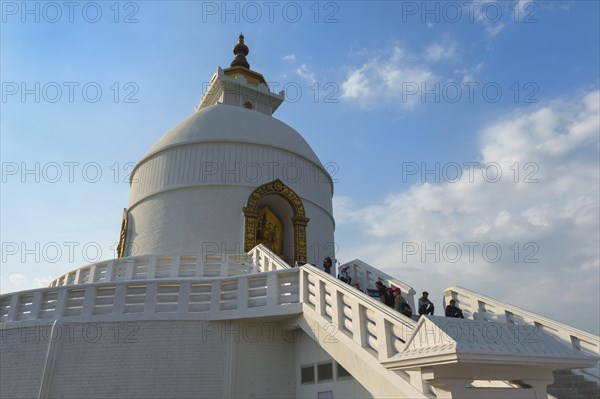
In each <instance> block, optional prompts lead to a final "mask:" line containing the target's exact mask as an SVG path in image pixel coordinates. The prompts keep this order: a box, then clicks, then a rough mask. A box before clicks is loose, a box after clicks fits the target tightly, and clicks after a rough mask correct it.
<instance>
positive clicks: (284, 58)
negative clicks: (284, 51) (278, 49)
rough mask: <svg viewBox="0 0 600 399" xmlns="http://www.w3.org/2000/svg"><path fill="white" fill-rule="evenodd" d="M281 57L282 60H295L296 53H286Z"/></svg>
mask: <svg viewBox="0 0 600 399" xmlns="http://www.w3.org/2000/svg"><path fill="white" fill-rule="evenodd" d="M282 59H283V60H284V61H295V60H296V55H294V54H288V55H286V56H284V57H283V58H282Z"/></svg>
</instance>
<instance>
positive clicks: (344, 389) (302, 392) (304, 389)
mask: <svg viewBox="0 0 600 399" xmlns="http://www.w3.org/2000/svg"><path fill="white" fill-rule="evenodd" d="M320 339H327V337H320ZM323 362H333V378H334V380H333V381H329V382H321V383H319V382H316V383H314V384H301V379H300V370H301V367H302V366H305V365H311V364H314V365H315V366H316V365H317V364H318V363H323ZM326 391H332V392H333V397H334V398H372V395H371V394H370V393H369V392H368V391H367V390H366V389H365V388H364V387H363V386H362V385H360V384H359V383H358V382H357V381H356V380H355V379H354V378H351V377H350V378H348V377H346V378H343V379H339V378H338V376H337V366H336V363H335V361H334V360H333V359H332V358H331V356H329V355H328V354H327V352H325V351H324V350H323V349H322V348H321V347H319V346H318V345H317V344H316V343H315V342H314V340H313V339H312V338H311V337H309V336H308V335H306V334H305V333H304V332H302V331H301V332H300V334H299V337H298V339H297V341H296V397H297V398H316V397H317V396H318V393H319V392H326Z"/></svg>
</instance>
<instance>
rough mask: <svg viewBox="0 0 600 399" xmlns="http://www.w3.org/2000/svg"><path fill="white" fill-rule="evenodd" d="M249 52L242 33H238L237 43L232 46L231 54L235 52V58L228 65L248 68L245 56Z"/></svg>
mask: <svg viewBox="0 0 600 399" xmlns="http://www.w3.org/2000/svg"><path fill="white" fill-rule="evenodd" d="M249 52H250V49H248V46H246V45H245V44H244V35H242V34H241V33H240V35H239V36H238V43H237V44H236V45H235V47H234V48H233V54H235V58H234V59H233V61H231V65H230V66H231V67H236V66H240V67H244V68H247V69H250V64H248V61H247V60H246V56H247V55H248V53H249Z"/></svg>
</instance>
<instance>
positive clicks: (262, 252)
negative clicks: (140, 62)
mask: <svg viewBox="0 0 600 399" xmlns="http://www.w3.org/2000/svg"><path fill="white" fill-rule="evenodd" d="M248 52H249V51H248V47H246V45H245V44H244V37H243V36H242V35H240V37H239V42H238V44H237V45H236V46H235V47H234V54H235V59H234V61H233V62H232V63H231V66H230V68H227V69H221V68H218V69H217V72H216V73H215V75H214V76H213V78H212V80H211V82H210V85H209V87H208V90H207V92H206V93H205V94H204V95H203V97H202V100H201V102H200V104H199V106H198V107H196V111H195V112H194V113H193V114H192V115H190V116H189V117H188V118H186V119H185V120H183V121H182V122H181V123H179V124H178V125H177V126H175V127H174V128H173V129H172V130H171V131H169V132H168V133H167V134H165V135H164V136H163V137H161V138H160V139H159V140H158V142H157V143H156V144H155V145H154V146H153V147H152V148H151V149H150V150H149V151H148V153H146V155H145V156H144V157H143V158H142V159H141V160H140V161H139V163H138V164H137V165H136V167H135V169H134V171H133V173H132V176H131V179H132V183H131V197H130V201H129V205H128V207H127V208H126V209H125V211H124V213H123V223H122V228H121V239H120V242H119V249H118V252H119V258H117V259H111V260H106V261H102V262H97V263H94V264H91V265H85V266H82V267H79V268H77V269H75V270H72V271H69V272H66V273H65V274H63V275H61V276H59V277H57V278H56V279H54V280H53V281H52V283H51V284H50V286H49V287H47V288H42V289H35V290H29V291H21V292H16V293H11V294H6V295H3V296H2V297H0V318H1V321H2V324H1V327H2V328H1V330H0V331H1V333H2V335H1V340H0V349H1V357H0V397H2V398H34V397H36V398H77V399H80V398H234V397H255V398H384V397H388V398H549V397H552V398H554V397H556V398H582V399H583V398H588V397H589V398H594V397H595V398H598V397H599V395H598V381H600V373H598V365H597V360H598V357H597V355H598V354H599V353H600V351H599V347H600V342H599V338H598V337H597V336H594V335H591V334H588V333H586V332H584V331H581V330H577V329H575V328H572V327H570V326H567V325H564V324H561V323H559V322H556V321H553V320H549V319H546V318H544V317H542V316H539V315H536V314H533V313H531V312H528V311H526V310H523V309H520V308H518V307H515V306H512V305H510V304H507V303H505V302H501V301H498V300H495V299H493V298H489V297H487V296H485V295H482V294H478V293H476V292H473V291H470V290H467V289H464V288H461V287H450V288H448V289H447V290H446V291H445V292H444V297H445V299H446V300H449V299H454V300H456V302H457V304H458V305H459V306H460V308H462V310H463V312H464V315H465V319H455V318H446V317H439V316H422V317H420V318H417V317H412V318H411V317H406V316H404V315H402V314H400V313H399V312H397V311H395V310H394V309H392V308H390V307H388V306H387V305H385V304H383V303H381V301H379V298H377V297H376V298H372V297H370V296H369V295H367V294H366V293H365V292H363V291H361V290H358V289H356V288H355V287H353V286H351V285H349V284H346V283H344V282H342V281H341V280H338V279H336V278H335V277H334V276H331V275H329V274H327V273H325V272H324V271H323V270H321V269H320V268H319V267H316V266H314V265H320V262H321V260H322V259H323V258H324V257H327V256H329V257H331V258H335V254H334V253H333V248H334V245H333V242H334V229H335V221H334V218H333V214H332V195H333V185H332V182H331V178H330V176H329V175H328V173H327V171H326V170H325V168H324V167H323V165H322V164H321V162H320V161H319V159H318V157H317V156H316V155H315V153H314V151H313V150H312V149H311V148H310V146H309V145H308V144H307V143H306V141H305V140H304V139H303V138H302V136H301V135H300V134H299V133H298V132H296V131H295V130H294V129H292V128H291V127H289V126H288V125H286V124H285V123H283V122H281V121H279V120H277V119H275V118H274V117H273V116H272V115H273V113H274V112H275V111H276V109H277V108H278V107H279V105H281V103H282V102H283V100H284V98H283V92H281V93H279V94H277V93H272V92H271V91H270V90H269V87H268V85H267V84H266V81H265V79H264V78H263V76H262V75H261V74H259V73H257V72H255V71H252V70H251V69H250V66H249V65H248V62H247V60H246V56H247V55H248ZM344 267H347V269H348V272H349V274H350V276H351V278H352V283H359V284H360V286H361V287H363V288H373V287H374V286H375V282H376V281H381V282H383V283H384V284H385V285H387V286H388V287H395V288H399V289H400V290H401V295H402V297H404V298H405V299H406V300H407V302H408V303H409V304H410V305H411V306H412V308H413V309H415V300H414V294H415V291H414V289H413V288H412V287H411V286H410V285H408V284H406V283H404V282H401V281H398V280H397V279H395V278H394V277H392V276H389V275H387V274H385V273H383V272H381V271H380V270H378V269H377V268H375V267H373V266H370V265H368V264H366V263H364V262H362V261H360V260H354V261H352V262H348V263H347V264H345V265H344ZM375 296H377V295H375Z"/></svg>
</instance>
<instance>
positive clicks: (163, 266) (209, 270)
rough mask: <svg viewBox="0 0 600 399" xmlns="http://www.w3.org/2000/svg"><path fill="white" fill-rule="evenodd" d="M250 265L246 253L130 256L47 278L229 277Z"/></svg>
mask: <svg viewBox="0 0 600 399" xmlns="http://www.w3.org/2000/svg"><path fill="white" fill-rule="evenodd" d="M252 269H253V265H252V259H251V258H250V257H249V256H248V255H246V254H239V255H220V254H212V253H211V254H184V255H182V254H178V255H146V256H130V257H127V258H118V259H111V260H106V261H102V262H97V263H93V264H90V265H87V266H83V267H80V268H77V269H75V270H72V271H70V272H67V273H65V274H63V275H61V276H59V277H57V278H55V279H54V280H52V281H51V282H50V286H51V287H58V286H64V285H77V284H88V283H99V282H108V281H130V280H148V279H159V278H161V279H162V278H190V279H198V278H218V277H231V276H239V275H244V274H249V273H251V272H252Z"/></svg>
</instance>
